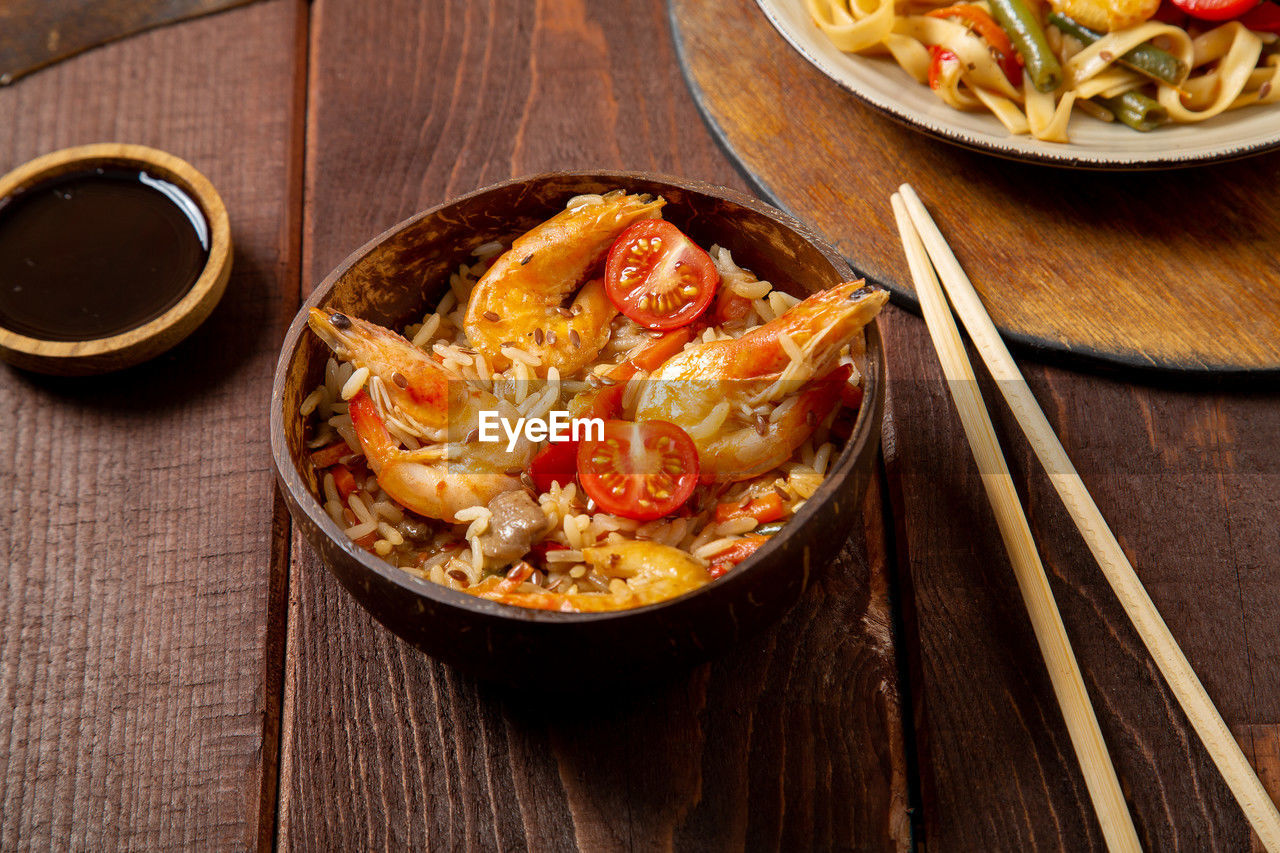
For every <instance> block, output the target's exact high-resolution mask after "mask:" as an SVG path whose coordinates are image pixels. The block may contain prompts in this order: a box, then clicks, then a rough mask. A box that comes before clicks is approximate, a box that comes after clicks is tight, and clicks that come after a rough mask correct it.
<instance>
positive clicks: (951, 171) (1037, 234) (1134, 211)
mask: <svg viewBox="0 0 1280 853" xmlns="http://www.w3.org/2000/svg"><path fill="white" fill-rule="evenodd" d="M671 5H672V15H673V19H674V20H675V22H676V25H677V28H678V30H679V32H680V38H681V42H682V44H683V51H682V58H683V60H684V62H685V65H686V71H687V74H688V76H689V78H690V81H691V83H692V84H693V86H694V88H695V90H696V94H697V97H698V98H699V103H700V105H701V107H702V108H703V110H704V111H705V114H706V116H707V117H708V119H709V120H710V122H711V123H712V124H713V125H714V127H715V128H716V129H717V132H718V133H719V134H720V135H721V136H722V138H723V141H724V142H725V144H726V145H727V146H728V147H729V148H730V149H731V151H732V152H733V155H734V156H735V157H736V158H737V159H738V160H739V161H740V162H741V163H742V164H743V166H744V167H745V168H746V169H747V170H748V171H749V172H750V173H751V174H752V175H753V180H754V181H755V182H756V183H757V185H758V186H759V188H760V189H761V190H762V191H763V192H764V193H765V194H766V195H768V196H770V197H772V198H774V199H775V200H776V202H777V203H778V204H780V205H781V206H782V207H784V208H785V209H787V210H789V211H790V212H791V213H793V214H795V215H796V216H797V217H799V218H800V219H802V220H804V221H806V222H809V223H810V224H812V225H813V226H815V227H816V228H817V229H818V230H819V231H820V232H822V233H824V234H826V235H827V237H828V238H829V239H831V240H832V241H833V242H834V243H835V244H836V245H837V247H839V248H840V249H841V250H842V251H844V252H845V254H846V256H847V257H849V258H850V259H851V260H852V261H853V262H854V264H855V266H857V267H858V268H859V269H860V270H861V271H862V272H865V273H866V274H867V275H868V276H870V277H872V278H874V279H876V280H878V281H880V282H883V283H885V284H886V285H888V286H889V287H891V288H892V289H893V290H894V291H895V292H896V293H897V294H898V295H899V296H900V297H903V298H904V299H906V300H907V301H913V300H914V296H913V295H912V293H911V289H910V280H909V278H906V277H905V276H904V273H903V271H902V270H901V268H900V267H899V266H898V265H897V258H898V252H899V249H898V248H897V240H896V236H895V235H894V233H893V225H892V222H891V217H890V216H889V215H888V203H887V201H886V199H887V198H888V197H889V194H890V193H891V192H892V191H893V190H894V189H896V188H897V186H898V184H900V183H902V181H904V180H909V181H910V182H911V183H912V184H913V185H914V186H915V187H916V188H917V190H919V192H920V194H921V197H922V198H924V200H925V201H926V203H936V204H937V210H938V220H939V221H938V224H939V226H940V227H941V228H942V230H943V231H944V233H946V234H947V236H948V240H949V241H950V242H951V244H952V246H953V248H954V249H955V252H956V255H957V257H958V258H959V259H960V262H961V263H962V264H963V265H964V266H965V268H966V269H967V270H968V271H969V274H970V276H971V277H972V278H973V282H974V285H975V287H977V289H978V292H979V293H980V294H981V295H982V297H983V300H984V302H985V303H986V305H987V307H988V309H989V311H990V313H991V315H992V317H993V319H994V320H995V321H996V325H997V326H999V327H1000V328H1001V329H1002V331H1004V332H1005V333H1006V334H1007V335H1009V336H1011V337H1013V338H1014V339H1015V340H1017V341H1019V342H1020V343H1023V344H1025V345H1028V346H1030V347H1033V348H1038V349H1047V350H1050V351H1052V352H1054V353H1063V354H1068V355H1071V356H1076V357H1078V358H1082V359H1089V360H1096V359H1100V360H1102V361H1105V362H1112V363H1118V364H1121V365H1125V366H1127V367H1131V368H1143V369H1158V370H1180V371H1194V372H1246V371H1267V372H1271V373H1275V372H1276V371H1280V287H1277V284H1280V257H1278V253H1277V249H1280V238H1277V236H1276V234H1277V233H1278V232H1280V207H1277V206H1276V205H1274V204H1272V203H1271V197H1270V195H1269V194H1268V193H1265V192H1259V191H1258V188H1259V187H1267V186H1273V185H1275V183H1276V181H1277V180H1280V154H1274V153H1273V154H1269V155H1263V156H1260V157H1256V158H1252V159H1249V160H1244V161H1239V162H1235V163H1227V164H1221V165H1217V166H1210V167H1205V168H1196V169H1186V170H1182V171H1165V172H1148V173H1128V174H1124V173H1121V174H1102V173H1090V172H1081V171H1071V170H1065V169H1054V168H1045V167H1043V166H1032V165H1025V164H1018V163H1014V162H1010V161H1006V160H1001V159H997V158H994V157H991V156H987V155H982V154H977V153H974V152H970V151H966V150H964V149H961V148H958V147H956V146H953V145H950V144H947V143H944V142H941V141H938V140H936V139H933V138H930V137H927V136H925V135H924V134H921V133H919V132H916V131H914V130H910V129H907V128H905V127H903V126H901V125H898V124H896V123H894V122H892V121H890V120H889V119H887V118H884V117H883V116H881V115H880V114H878V113H876V112H875V111H874V110H872V109H871V108H869V107H866V106H864V105H863V104H862V103H861V102H859V101H858V100H857V99H856V98H854V97H853V96H852V95H849V94H848V93H846V92H844V91H843V90H842V89H840V88H839V87H838V86H837V85H836V84H835V83H834V82H832V81H830V80H828V79H827V78H826V77H824V76H823V75H822V74H821V73H820V72H818V71H817V70H816V69H814V68H812V67H811V66H810V65H809V64H808V63H806V62H805V60H804V59H803V58H801V57H800V56H799V55H798V54H797V53H796V52H795V51H793V50H792V49H791V48H790V47H789V46H788V45H787V43H786V42H785V41H784V40H783V38H782V36H780V35H779V34H778V33H777V32H775V31H774V30H773V28H772V27H771V26H770V25H769V23H768V21H767V20H766V19H765V17H764V15H763V13H761V12H760V10H759V9H758V8H757V7H756V5H755V3H754V2H752V0H729V2H726V3H716V4H704V3H699V2H697V0H672V4H671ZM782 104H785V105H786V108H785V109H780V108H779V105H782ZM1157 132H1158V131H1157Z"/></svg>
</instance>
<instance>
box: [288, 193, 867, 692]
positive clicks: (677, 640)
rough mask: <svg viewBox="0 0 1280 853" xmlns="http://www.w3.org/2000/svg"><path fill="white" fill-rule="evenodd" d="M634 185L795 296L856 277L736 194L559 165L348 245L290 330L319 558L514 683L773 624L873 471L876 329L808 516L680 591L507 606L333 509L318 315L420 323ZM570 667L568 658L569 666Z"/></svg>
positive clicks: (292, 443) (386, 617)
mask: <svg viewBox="0 0 1280 853" xmlns="http://www.w3.org/2000/svg"><path fill="white" fill-rule="evenodd" d="M617 188H625V189H626V190H628V191H629V192H645V193H652V194H654V195H661V196H663V197H664V198H665V199H666V200H667V202H668V203H667V205H666V207H664V208H663V216H664V217H665V218H667V219H669V220H671V221H672V222H673V223H675V224H676V225H677V226H678V227H679V228H680V229H681V230H683V231H685V232H686V233H687V234H688V235H689V236H690V237H692V238H693V239H694V240H695V241H696V242H697V243H698V244H699V245H701V246H703V247H707V246H710V245H711V244H712V243H718V244H719V245H721V246H725V247H727V248H728V249H730V250H731V251H732V252H733V257H734V260H735V261H736V262H737V263H738V264H739V265H741V266H743V267H746V268H748V269H750V270H752V271H753V272H755V273H756V274H757V275H758V276H759V277H760V278H762V279H767V280H769V281H772V282H773V283H774V285H775V286H777V287H784V288H794V289H796V291H797V295H803V293H807V292H809V291H812V290H818V289H823V288H827V287H831V286H833V285H835V284H838V283H840V282H842V281H847V280H849V279H850V278H852V272H851V270H850V269H849V267H848V265H847V264H846V263H845V261H844V260H843V259H842V258H841V257H840V255H839V254H838V253H837V252H836V251H835V249H833V248H832V247H831V246H829V245H827V244H826V243H825V242H823V241H822V240H821V239H820V238H819V237H817V235H815V234H814V233H813V232H811V231H810V230H809V229H808V228H806V227H805V226H803V225H801V224H800V223H799V222H797V221H796V220H794V219H792V218H791V217H790V216H788V215H786V214H784V213H782V212H780V211H778V210H775V209H773V208H771V207H768V206H767V205H764V204H762V203H761V202H759V201H757V200H756V199H754V198H750V197H748V196H745V195H743V194H741V193H738V192H735V191H733V190H728V189H724V188H721V187H715V186H711V185H709V184H704V183H699V182H696V181H685V180H679V179H676V178H669V177H662V176H656V175H650V174H643V173H630V172H607V171H599V172H557V173H552V174H545V175H538V176H535V177H531V178H524V179H518V180H513V181H508V182H506V183H501V184H497V185H495V186H491V187H488V188H485V189H481V190H478V191H476V192H473V193H471V194H469V195H465V196H462V197H461V198H458V199H456V200H454V201H451V202H448V203H446V204H443V205H441V206H439V207H435V208H432V209H431V210H428V211H425V212H423V213H419V214H418V215H416V216H413V217H410V218H409V219H406V220H405V221H404V222H401V223H400V224H399V225H396V226H394V227H392V228H391V229H389V230H387V231H386V232H384V233H383V234H381V235H379V236H378V237H376V238H374V239H373V240H372V241H370V242H369V243H367V244H365V245H364V246H363V247H362V248H360V249H358V250H357V251H356V252H354V253H353V254H352V255H351V256H350V257H348V258H347V259H346V260H345V261H344V262H343V263H342V264H341V265H340V266H339V267H338V268H337V269H336V270H334V271H333V272H332V273H330V274H329V276H328V277H327V278H325V280H324V281H323V282H322V283H321V284H320V285H319V286H318V287H317V288H316V289H315V291H314V292H313V293H312V295H311V297H310V298H309V299H308V300H307V301H306V303H305V304H304V305H303V306H302V309H301V310H300V311H299V312H298V316H297V317H296V318H295V319H294V321H293V324H292V325H291V326H290V327H289V331H288V334H287V335H286V337H285V341H284V346H283V349H282V352H281V354H280V361H279V363H278V364H277V367H276V374H275V386H274V388H273V392H272V403H271V407H272V408H271V449H272V454H273V456H274V459H275V465H276V471H277V473H278V475H279V479H280V483H281V485H282V486H283V490H284V495H285V499H286V502H287V503H288V506H289V509H290V511H291V512H292V514H293V518H294V519H295V521H296V522H297V523H298V525H299V526H300V527H301V529H302V532H303V534H304V535H305V536H306V538H307V540H308V541H309V542H310V543H311V545H312V546H313V547H314V548H315V550H316V552H317V553H318V554H319V556H320V559H321V560H322V561H323V562H324V564H325V565H326V566H327V567H328V568H329V570H330V571H332V572H333V574H334V575H335V576H336V577H337V578H338V580H339V581H341V583H342V584H343V586H345V587H346V588H347V590H348V591H349V592H350V593H351V594H352V595H353V596H355V598H356V599H357V600H358V601H359V602H360V603H361V604H362V605H364V607H366V608H367V609H368V610H369V612H370V613H372V614H373V615H374V616H375V617H376V618H377V619H378V620H379V621H380V622H382V623H383V624H384V625H386V626H387V627H388V628H390V629H391V630H392V631H394V632H395V633H396V634H398V635H400V636H401V637H402V638H404V639H405V640H407V641H408V642H410V643H411V644H413V645H414V646H416V647H417V648H419V649H421V650H422V651H425V652H426V653H428V654H430V655H432V656H434V657H437V658H439V659H441V660H443V661H445V662H448V663H451V664H456V665H458V666H461V667H465V668H466V669H468V670H470V671H472V672H475V673H477V674H479V675H480V676H481V677H486V678H492V679H496V680H500V681H505V682H508V683H514V684H532V683H537V684H543V685H546V684H557V685H564V684H568V683H571V682H572V683H576V684H577V685H578V686H581V685H582V684H584V683H585V684H589V683H594V682H596V681H599V680H600V679H601V678H616V677H623V678H631V677H633V676H636V675H640V674H645V673H649V674H652V673H656V672H658V671H660V670H663V669H668V668H670V667H671V666H672V665H673V664H675V663H677V662H680V661H692V660H696V659H702V658H705V657H707V656H709V655H712V654H715V653H717V652H720V651H722V650H725V649H727V648H729V647H731V646H734V645H735V644H737V643H739V642H740V641H741V640H742V639H743V638H744V637H746V636H748V635H749V634H750V633H751V632H752V631H755V630H757V629H759V628H761V627H762V626H765V625H767V624H769V623H771V622H773V621H774V620H776V619H777V618H778V617H779V616H780V615H781V614H782V612H783V611H784V610H786V609H787V608H788V607H790V606H791V605H792V604H793V603H794V602H795V601H796V600H797V599H798V598H799V597H800V595H801V593H802V592H803V591H804V590H805V588H806V587H807V586H808V584H809V582H810V579H811V577H812V573H813V572H814V571H817V570H821V569H822V568H824V567H825V565H826V564H827V563H828V562H830V561H831V559H832V558H834V556H835V555H836V553H837V552H838V551H839V550H840V548H841V546H842V545H843V543H844V541H845V539H846V538H847V537H848V534H849V531H850V530H851V529H852V526H853V524H854V523H855V513H856V512H857V510H858V507H859V506H860V505H861V500H862V496H863V494H864V492H865V490H866V487H867V484H868V483H869V482H870V478H871V476H872V471H873V468H874V462H875V457H876V453H877V450H878V448H879V443H880V421H881V417H882V415H883V411H884V400H885V366H884V352H883V348H882V343H881V338H880V333H879V330H878V327H877V326H876V324H875V323H874V322H873V323H871V324H870V325H869V326H868V327H867V329H866V339H867V351H866V364H865V368H866V369H865V370H864V371H863V373H864V376H865V383H866V384H865V389H864V391H865V396H864V401H863V404H862V409H861V412H860V413H859V415H858V419H857V422H856V424H855V427H854V432H853V435H852V436H851V437H850V439H849V440H848V442H847V443H846V445H845V447H844V449H843V452H842V453H841V454H840V455H839V457H838V458H837V459H835V460H833V461H832V463H831V465H830V467H829V468H828V475H827V478H826V480H825V482H824V483H823V484H822V486H821V487H820V488H819V489H818V491H817V493H816V494H815V495H814V496H813V497H812V498H811V499H810V500H808V501H807V502H806V503H805V504H804V506H803V507H801V509H800V512H798V513H797V514H796V516H795V517H794V518H793V519H792V520H791V521H790V522H789V523H788V524H787V525H786V526H785V527H784V528H783V529H782V530H781V531H780V532H779V533H778V534H776V535H774V536H773V537H772V538H771V539H770V540H769V541H768V542H767V543H766V544H765V545H764V546H762V547H761V548H760V549H759V550H758V551H757V552H756V553H755V554H754V555H753V556H752V557H750V558H749V559H748V560H746V561H745V562H743V563H742V564H741V565H739V566H738V567H737V568H735V569H733V570H732V571H730V572H729V573H727V574H726V575H725V576H724V577H721V578H719V579H717V580H714V581H712V582H711V583H709V584H707V585H706V586H704V587H701V588H700V589H698V590H695V591H694V592H691V593H689V594H687V595H684V596H682V597H679V598H675V599H671V600H669V601H664V602H661V603H658V604H652V605H648V606H645V607H639V608H635V609H632V610H621V611H616V612H608V613H559V612H550V611H543V610H526V609H522V608H518V607H512V606H508V605H503V604H498V603H496V602H492V601H487V600H484V599H480V598H476V597H474V596H470V595H466V594H465V593H461V592H457V591H455V590H452V589H449V588H447V587H444V586H440V585H438V584H435V583H432V582H430V581H427V580H422V579H419V578H418V577H416V576H413V575H410V574H409V573H407V572H405V571H404V570H402V569H399V568H396V567H394V566H391V565H389V564H387V563H385V562H383V561H382V560H381V559H379V558H377V557H375V556H373V555H372V554H369V553H368V552H366V551H365V550H363V549H362V548H360V547H359V546H357V545H356V544H355V543H354V542H352V541H351V540H350V539H348V538H347V537H346V535H345V534H344V533H343V531H342V529H341V528H339V527H338V525H336V524H335V523H334V522H333V520H332V519H330V518H329V516H328V514H326V512H325V511H324V508H323V506H322V503H323V499H322V498H321V497H320V494H321V490H320V484H319V482H318V481H317V478H316V474H315V471H314V470H313V469H312V466H311V464H310V461H309V459H308V456H307V453H308V451H307V449H306V447H305V446H304V441H305V436H304V422H303V418H302V417H301V416H300V415H299V407H300V406H301V404H302V401H303V399H304V398H305V397H306V396H307V395H308V394H309V393H311V391H312V390H313V389H314V388H315V387H316V386H317V385H319V384H320V383H321V382H323V377H324V366H325V362H326V360H327V359H328V357H329V350H328V348H327V347H326V346H325V345H324V344H323V343H322V342H321V341H320V340H319V339H318V338H317V337H316V336H315V335H314V334H312V333H311V331H310V330H309V329H308V327H307V311H308V309H310V308H312V307H319V308H322V309H324V310H326V311H341V312H344V313H346V314H350V315H351V316H356V317H363V318H365V319H368V320H371V321H373V322H375V323H380V324H382V325H385V326H389V327H391V328H397V329H398V328H401V327H403V326H405V325H407V324H409V323H411V322H417V321H418V320H420V319H421V318H422V316H423V314H425V313H426V312H427V311H428V309H429V308H433V307H434V306H435V305H436V303H437V302H438V301H439V299H440V298H441V297H442V296H443V295H444V292H445V289H446V288H447V286H448V278H449V274H450V273H452V272H455V271H456V270H457V268H458V265H459V264H461V263H469V262H471V261H473V260H474V257H473V256H472V255H471V254H470V253H471V250H472V249H474V248H476V247H477V246H480V245H481V244H483V243H487V242H489V241H491V240H499V241H501V242H502V243H503V244H505V245H510V241H511V240H512V239H513V238H514V237H516V236H518V235H519V234H521V233H523V232H524V231H526V230H528V229H529V228H531V227H533V226H534V225H536V224H538V223H539V222H541V221H543V220H545V219H547V218H549V217H551V216H552V215H554V214H555V213H557V212H558V211H560V210H562V209H563V208H564V204H565V202H566V201H567V200H568V199H569V198H571V197H572V196H575V195H578V194H582V193H604V192H607V191H609V190H612V189H617ZM566 663H568V664H569V666H567V667H566V666H565V664H566Z"/></svg>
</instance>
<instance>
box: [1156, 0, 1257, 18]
mask: <svg viewBox="0 0 1280 853" xmlns="http://www.w3.org/2000/svg"><path fill="white" fill-rule="evenodd" d="M1173 5H1175V6H1177V7H1178V8H1179V9H1181V10H1182V11H1184V12H1186V13H1187V14H1188V15H1190V16H1191V17H1193V18H1199V19H1200V20H1202V21H1225V20H1228V19H1229V18H1234V17H1236V16H1237V15H1242V14H1244V13H1245V12H1248V11H1249V10H1250V9H1252V8H1253V7H1254V6H1256V5H1258V0H1173Z"/></svg>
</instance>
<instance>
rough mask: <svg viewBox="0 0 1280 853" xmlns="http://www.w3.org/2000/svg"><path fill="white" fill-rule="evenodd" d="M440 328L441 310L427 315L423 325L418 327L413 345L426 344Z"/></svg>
mask: <svg viewBox="0 0 1280 853" xmlns="http://www.w3.org/2000/svg"><path fill="white" fill-rule="evenodd" d="M439 328H440V314H439V312H436V313H435V314H429V315H427V318H426V319H425V320H423V321H422V325H421V326H419V327H418V331H417V332H415V333H414V335H413V345H414V346H415V347H420V346H423V345H425V344H426V343H427V341H429V340H431V338H432V337H434V336H435V333H436V330H437V329H439Z"/></svg>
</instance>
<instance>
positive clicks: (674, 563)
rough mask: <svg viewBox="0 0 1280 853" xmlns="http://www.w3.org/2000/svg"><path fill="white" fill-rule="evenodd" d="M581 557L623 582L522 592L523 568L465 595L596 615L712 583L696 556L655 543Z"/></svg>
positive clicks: (619, 545)
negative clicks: (604, 588)
mask: <svg viewBox="0 0 1280 853" xmlns="http://www.w3.org/2000/svg"><path fill="white" fill-rule="evenodd" d="M582 558H583V559H584V560H585V561H586V562H587V563H588V564H590V565H591V566H592V567H593V568H594V569H595V570H596V571H597V572H599V573H600V574H601V575H603V576H604V577H608V578H615V579H618V580H620V581H622V582H623V583H615V584H613V585H612V588H611V590H610V592H608V593H598V592H597V593H593V592H587V593H581V592H579V593H555V592H520V591H518V588H519V587H520V585H521V584H522V583H523V582H524V581H525V580H527V579H528V578H529V577H530V576H531V575H532V574H533V567H532V566H529V564H528V563H521V564H518V565H517V566H516V568H514V569H512V570H511V572H509V573H508V574H507V576H506V577H505V578H489V579H488V580H485V581H482V582H481V583H479V584H476V585H475V586H473V587H471V588H469V589H467V590H466V592H469V593H471V594H472V595H476V596H479V597H481V598H487V599H489V600H491V601H499V602H502V603H503V604H514V605H518V606H520V607H532V608H536V609H539V610H561V611H565V612H568V613H573V612H594V611H603V610H623V609H625V608H629V607H640V606H642V605H645V604H654V603H656V602H659V601H666V600H667V599H669V598H675V597H676V596H678V595H684V594H685V593H686V592H689V591H691V590H694V589H697V588H698V587H700V586H702V585H703V584H705V583H707V582H708V581H710V580H711V575H710V574H709V573H708V572H707V570H706V568H705V567H704V566H703V565H702V564H701V563H700V562H698V561H697V560H695V559H694V558H693V557H690V556H689V555H688V554H686V553H685V552H684V551H681V550H680V549H679V548H672V547H670V546H669V545H659V544H657V543H656V542H643V541H623V542H614V543H612V544H609V545H601V546H600V547H598V548H584V549H583V551H582Z"/></svg>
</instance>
